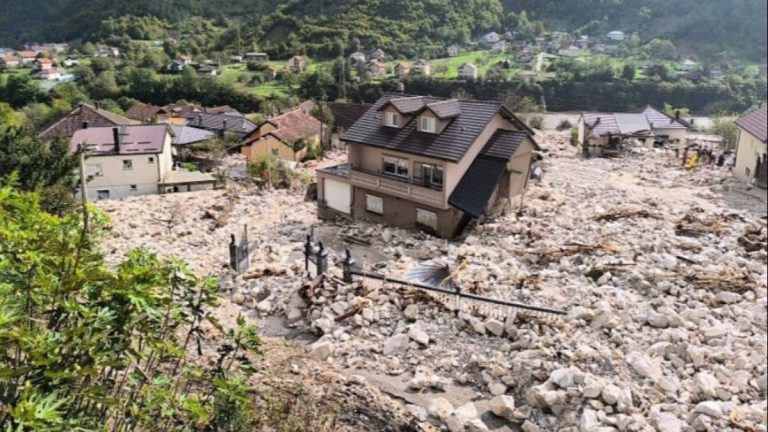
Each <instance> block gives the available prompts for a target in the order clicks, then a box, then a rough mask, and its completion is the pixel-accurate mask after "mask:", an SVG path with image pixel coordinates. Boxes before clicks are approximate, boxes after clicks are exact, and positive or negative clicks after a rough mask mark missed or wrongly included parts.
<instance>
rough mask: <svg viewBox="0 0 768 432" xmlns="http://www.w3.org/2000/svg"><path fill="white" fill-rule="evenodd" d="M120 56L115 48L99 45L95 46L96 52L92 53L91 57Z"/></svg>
mask: <svg viewBox="0 0 768 432" xmlns="http://www.w3.org/2000/svg"><path fill="white" fill-rule="evenodd" d="M119 55H120V50H119V49H118V48H115V47H111V46H107V45H103V44H99V45H97V46H96V51H94V53H93V56H94V57H118V56H119Z"/></svg>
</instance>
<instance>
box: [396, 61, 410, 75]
mask: <svg viewBox="0 0 768 432" xmlns="http://www.w3.org/2000/svg"><path fill="white" fill-rule="evenodd" d="M410 73H411V65H410V63H405V62H398V63H397V64H396V65H395V76H396V77H398V78H402V77H405V76H408V75H409V74H410Z"/></svg>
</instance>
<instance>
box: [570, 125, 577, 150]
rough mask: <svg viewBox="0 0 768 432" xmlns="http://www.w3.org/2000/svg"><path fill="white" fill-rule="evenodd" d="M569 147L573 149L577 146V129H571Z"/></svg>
mask: <svg viewBox="0 0 768 432" xmlns="http://www.w3.org/2000/svg"><path fill="white" fill-rule="evenodd" d="M571 145H572V146H574V147H578V146H579V128H577V127H574V128H571Z"/></svg>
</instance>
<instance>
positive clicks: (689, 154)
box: [682, 143, 736, 169]
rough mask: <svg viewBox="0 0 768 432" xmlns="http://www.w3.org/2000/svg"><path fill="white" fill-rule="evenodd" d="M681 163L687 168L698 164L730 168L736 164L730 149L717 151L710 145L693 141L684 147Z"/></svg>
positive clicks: (734, 156)
mask: <svg viewBox="0 0 768 432" xmlns="http://www.w3.org/2000/svg"><path fill="white" fill-rule="evenodd" d="M682 163H683V167H685V168H687V169H693V168H695V167H697V166H699V165H701V166H707V165H709V166H712V165H717V166H718V167H721V168H722V167H729V168H731V169H732V168H733V166H734V165H735V164H736V155H734V154H733V152H732V151H730V150H725V151H718V150H715V149H714V148H712V147H710V146H703V145H700V144H698V143H693V144H690V145H688V146H686V147H685V150H684V151H683V160H682Z"/></svg>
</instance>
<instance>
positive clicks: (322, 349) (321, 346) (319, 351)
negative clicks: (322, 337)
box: [309, 341, 333, 360]
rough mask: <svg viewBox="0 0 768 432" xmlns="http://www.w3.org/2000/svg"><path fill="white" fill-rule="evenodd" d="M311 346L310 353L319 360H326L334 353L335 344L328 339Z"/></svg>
mask: <svg viewBox="0 0 768 432" xmlns="http://www.w3.org/2000/svg"><path fill="white" fill-rule="evenodd" d="M309 348H310V351H309V355H310V356H312V357H313V358H316V359H318V360H325V359H327V358H328V357H330V356H332V355H333V344H332V343H331V342H328V341H317V342H315V343H314V344H312V345H310V347H309Z"/></svg>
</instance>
